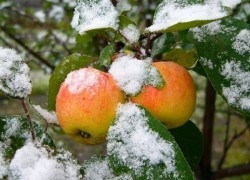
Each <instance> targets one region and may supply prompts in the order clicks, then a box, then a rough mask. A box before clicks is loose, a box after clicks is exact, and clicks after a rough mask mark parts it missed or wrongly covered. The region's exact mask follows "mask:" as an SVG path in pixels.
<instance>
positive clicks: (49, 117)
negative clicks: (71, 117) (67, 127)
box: [33, 105, 59, 125]
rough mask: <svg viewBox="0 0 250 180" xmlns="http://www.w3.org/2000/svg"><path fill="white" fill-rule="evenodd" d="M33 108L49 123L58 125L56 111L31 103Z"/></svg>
mask: <svg viewBox="0 0 250 180" xmlns="http://www.w3.org/2000/svg"><path fill="white" fill-rule="evenodd" d="M33 107H34V109H35V110H36V111H37V112H38V113H39V114H40V115H41V116H42V117H43V119H45V120H46V121H47V123H49V124H57V125H59V122H58V119H57V116H56V112H55V111H52V112H49V111H47V110H46V109H43V108H42V107H41V106H40V105H33Z"/></svg>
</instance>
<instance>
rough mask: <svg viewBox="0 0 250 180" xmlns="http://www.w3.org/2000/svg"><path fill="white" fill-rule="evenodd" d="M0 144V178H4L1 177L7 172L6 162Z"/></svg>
mask: <svg viewBox="0 0 250 180" xmlns="http://www.w3.org/2000/svg"><path fill="white" fill-rule="evenodd" d="M1 146H2V145H1V142H0V179H4V178H3V177H4V176H6V175H7V174H8V163H7V161H6V160H5V158H4V155H3V152H2V151H3V150H2V148H1Z"/></svg>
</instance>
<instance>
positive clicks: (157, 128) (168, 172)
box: [107, 103, 194, 180]
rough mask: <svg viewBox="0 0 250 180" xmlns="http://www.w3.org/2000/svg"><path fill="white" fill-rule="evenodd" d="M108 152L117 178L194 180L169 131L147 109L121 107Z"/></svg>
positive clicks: (112, 131)
mask: <svg viewBox="0 0 250 180" xmlns="http://www.w3.org/2000/svg"><path fill="white" fill-rule="evenodd" d="M107 152H108V156H109V159H110V166H111V167H112V168H113V170H114V172H115V174H116V175H121V174H131V175H132V177H133V179H185V180H188V179H194V177H193V173H192V171H191V169H190V167H189V165H188V163H187V161H186V160H185V158H184V156H183V154H182V152H181V150H180V148H179V147H178V145H177V143H176V142H175V140H174V138H173V137H172V136H171V134H170V133H169V131H168V130H167V129H166V128H165V126H164V125H162V124H161V123H160V122H159V121H158V120H157V119H156V118H155V117H153V116H152V114H151V113H150V112H149V111H148V110H146V109H145V108H143V107H141V106H139V105H135V104H132V103H127V104H125V105H120V106H119V108H118V110H117V115H116V120H115V121H114V123H113V124H112V125H111V127H110V129H109V132H108V144H107Z"/></svg>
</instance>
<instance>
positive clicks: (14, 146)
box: [0, 116, 55, 159]
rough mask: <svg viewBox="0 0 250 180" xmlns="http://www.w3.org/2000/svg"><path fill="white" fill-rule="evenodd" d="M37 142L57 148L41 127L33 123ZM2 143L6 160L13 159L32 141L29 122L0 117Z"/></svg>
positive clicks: (21, 119) (0, 141) (13, 117)
mask: <svg viewBox="0 0 250 180" xmlns="http://www.w3.org/2000/svg"><path fill="white" fill-rule="evenodd" d="M33 127H34V132H35V135H36V140H37V141H41V143H42V144H44V145H48V146H49V147H51V148H55V144H54V142H53V140H52V139H51V138H50V137H49V136H48V135H47V134H44V133H43V129H42V127H41V126H40V125H38V124H37V123H36V122H34V121H33ZM0 135H1V136H0V143H3V144H4V146H3V154H4V155H5V158H6V159H12V158H13V156H14V155H15V152H16V150H18V149H19V148H21V147H22V146H23V145H24V144H25V142H27V140H29V141H31V133H30V127H29V123H28V120H27V119H26V118H24V117H21V116H0Z"/></svg>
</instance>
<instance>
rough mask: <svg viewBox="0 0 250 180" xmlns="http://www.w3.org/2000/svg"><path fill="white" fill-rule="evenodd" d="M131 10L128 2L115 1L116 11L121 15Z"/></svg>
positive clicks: (124, 0) (126, 0)
mask: <svg viewBox="0 0 250 180" xmlns="http://www.w3.org/2000/svg"><path fill="white" fill-rule="evenodd" d="M131 8H132V6H131V4H130V3H129V2H128V0H117V5H116V9H117V10H118V11H119V12H120V13H122V12H124V11H129V10H130V9H131Z"/></svg>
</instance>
